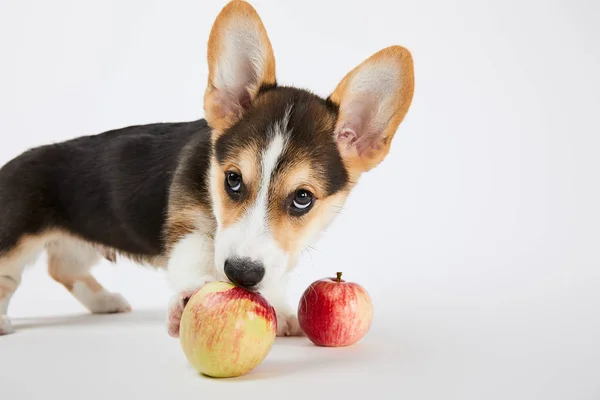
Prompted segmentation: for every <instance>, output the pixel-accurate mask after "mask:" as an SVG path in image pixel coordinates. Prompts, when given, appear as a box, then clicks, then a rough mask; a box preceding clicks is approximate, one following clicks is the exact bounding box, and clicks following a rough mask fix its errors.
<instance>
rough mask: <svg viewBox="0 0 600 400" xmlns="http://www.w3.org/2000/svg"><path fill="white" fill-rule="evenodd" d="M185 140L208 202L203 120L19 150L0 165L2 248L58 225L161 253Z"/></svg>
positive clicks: (113, 244)
mask: <svg viewBox="0 0 600 400" xmlns="http://www.w3.org/2000/svg"><path fill="white" fill-rule="evenodd" d="M186 146H189V147H193V148H194V152H195V159H194V161H195V162H196V167H197V169H196V171H197V173H198V176H197V179H196V180H197V181H198V183H199V184H200V187H202V188H204V192H203V193H201V194H202V196H201V197H202V198H204V199H206V200H207V201H208V195H207V193H206V188H205V184H204V182H203V178H204V176H205V175H206V170H207V168H208V160H209V156H210V128H209V127H208V125H207V123H206V121H205V120H199V121H194V122H187V123H163V124H151V125H143V126H132V127H127V128H123V129H118V130H113V131H109V132H105V133H102V134H99V135H94V136H84V137H80V138H77V139H73V140H69V141H66V142H63V143H58V144H52V145H47V146H42V147H39V148H35V149H32V150H29V151H27V152H25V153H24V154H22V155H21V156H19V157H17V158H15V159H14V160H12V161H10V162H9V163H7V164H6V165H5V166H4V167H3V168H2V169H0V187H1V188H2V191H1V192H0V220H1V221H2V222H3V224H2V228H1V230H0V234H1V235H2V236H0V255H2V254H6V253H8V252H10V250H11V249H13V248H14V247H15V246H16V245H17V242H18V240H19V239H22V237H23V236H24V235H27V236H40V235H44V234H50V233H55V232H56V233H58V232H60V233H64V234H69V235H72V236H74V237H77V238H80V239H82V240H84V241H87V242H90V243H94V244H98V245H101V246H103V247H106V248H107V249H115V250H116V251H118V252H120V253H123V254H127V255H130V256H132V257H135V258H138V259H147V260H151V259H153V258H156V257H160V256H164V255H165V249H166V245H165V240H164V235H163V231H164V226H165V218H166V216H167V203H168V192H169V187H170V185H171V183H172V180H173V176H174V173H175V170H176V169H177V167H178V165H180V162H181V161H180V160H181V154H182V152H183V151H184V149H185V147H186Z"/></svg>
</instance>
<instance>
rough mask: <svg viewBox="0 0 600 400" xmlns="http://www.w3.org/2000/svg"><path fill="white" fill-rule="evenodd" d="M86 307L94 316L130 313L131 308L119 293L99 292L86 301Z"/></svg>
mask: <svg viewBox="0 0 600 400" xmlns="http://www.w3.org/2000/svg"><path fill="white" fill-rule="evenodd" d="M86 305H87V307H88V308H89V310H90V311H91V312H92V313H94V314H115V313H125V312H130V311H131V306H130V305H129V303H128V302H127V300H125V298H124V297H123V296H121V295H120V294H119V293H110V292H107V291H101V292H98V293H94V295H93V297H91V298H89V299H86Z"/></svg>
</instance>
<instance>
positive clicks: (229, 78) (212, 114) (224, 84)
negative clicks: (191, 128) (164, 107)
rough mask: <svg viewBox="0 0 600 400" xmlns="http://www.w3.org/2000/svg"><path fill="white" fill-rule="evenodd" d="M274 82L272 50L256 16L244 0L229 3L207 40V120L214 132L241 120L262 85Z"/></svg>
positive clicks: (218, 17)
mask: <svg viewBox="0 0 600 400" xmlns="http://www.w3.org/2000/svg"><path fill="white" fill-rule="evenodd" d="M275 83H276V79H275V57H274V56H273V48H272V47H271V42H270V41H269V37H268V35H267V31H266V30H265V27H264V25H263V23H262V21H261V19H260V17H259V16H258V13H257V12H256V10H255V9H254V8H253V7H252V6H251V5H250V4H248V3H247V2H245V1H239V0H234V1H231V2H229V3H228V4H227V5H226V6H225V7H223V9H222V10H221V12H220V13H219V15H218V16H217V18H216V20H215V22H214V24H213V27H212V29H211V32H210V37H209V39H208V85H207V87H206V91H205V93H204V114H205V118H206V120H207V121H208V123H209V125H210V126H211V127H212V128H214V129H217V130H220V131H223V130H224V129H227V128H228V127H230V126H231V125H233V124H234V123H235V122H236V121H237V120H239V118H241V116H242V115H243V113H244V111H245V110H246V109H247V108H248V107H249V106H250V104H251V103H252V101H253V100H254V98H255V97H256V95H257V93H258V90H259V89H260V87H261V86H262V85H274V84H275Z"/></svg>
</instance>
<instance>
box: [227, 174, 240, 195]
mask: <svg viewBox="0 0 600 400" xmlns="http://www.w3.org/2000/svg"><path fill="white" fill-rule="evenodd" d="M225 184H226V186H227V189H228V191H229V192H231V193H239V191H240V189H241V188H242V177H241V176H240V175H239V174H236V173H235V172H227V174H225Z"/></svg>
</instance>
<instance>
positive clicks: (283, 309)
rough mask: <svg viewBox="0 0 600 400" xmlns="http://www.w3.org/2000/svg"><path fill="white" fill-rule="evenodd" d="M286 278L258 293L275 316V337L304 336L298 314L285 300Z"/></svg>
mask: <svg viewBox="0 0 600 400" xmlns="http://www.w3.org/2000/svg"><path fill="white" fill-rule="evenodd" d="M287 279H288V277H285V278H283V279H282V280H281V281H280V282H278V283H277V284H276V285H272V286H269V287H267V288H265V289H263V290H261V291H260V293H261V294H262V295H263V296H264V297H265V298H266V299H267V301H268V302H269V303H271V305H272V306H273V308H275V313H276V314H277V336H304V333H303V332H302V330H301V329H300V325H299V324H298V313H297V312H296V310H295V309H294V308H293V307H292V306H291V305H290V303H289V302H288V300H287V299H286V288H287Z"/></svg>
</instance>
